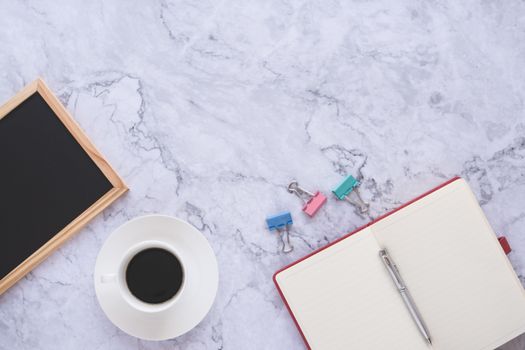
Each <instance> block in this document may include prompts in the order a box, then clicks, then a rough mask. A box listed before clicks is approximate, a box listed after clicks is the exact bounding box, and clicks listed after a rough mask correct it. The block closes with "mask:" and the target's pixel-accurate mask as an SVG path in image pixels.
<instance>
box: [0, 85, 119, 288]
mask: <svg viewBox="0 0 525 350" xmlns="http://www.w3.org/2000/svg"><path fill="white" fill-rule="evenodd" d="M126 191H127V188H126V186H125V185H124V182H123V181H122V180H121V178H120V177H119V176H118V175H117V174H116V172H115V171H114V170H113V169H112V168H111V166H110V165H109V164H108V163H107V162H106V161H105V160H104V158H103V157H102V155H101V154H100V153H99V152H98V151H97V150H96V149H95V147H94V146H93V145H92V144H91V142H90V141H89V140H88V138H87V137H86V135H85V134H84V133H83V132H82V130H81V129H80V127H79V126H78V125H77V124H76V122H75V121H74V120H73V119H72V118H71V116H70V115H69V113H68V112H67V111H66V109H65V108H64V106H63V105H62V104H61V103H60V101H59V100H58V99H57V98H56V97H55V96H54V95H53V94H52V93H51V91H50V90H49V89H48V88H47V87H46V85H45V84H44V82H43V81H42V80H41V79H38V80H36V81H35V82H33V83H31V84H30V85H28V86H26V87H25V88H24V89H23V90H22V91H21V92H19V93H18V94H17V95H16V96H15V97H14V98H12V99H11V100H10V101H9V102H7V103H6V104H5V105H3V106H2V107H0V294H2V293H3V292H4V291H5V290H6V289H7V288H9V287H10V286H11V285H13V284H14V283H15V282H16V281H18V280H19V279H20V278H22V277H23V276H24V275H25V274H27V273H28V272H29V271H31V270H32V269H33V268H34V267H35V266H36V265H37V264H39V263H40V262H41V261H42V260H44V259H45V258H46V257H47V256H48V255H49V254H50V253H51V252H53V251H54V250H55V249H57V248H58V247H59V246H60V245H61V244H63V243H64V242H65V240H67V239H68V238H69V237H71V236H72V235H73V234H74V233H75V232H77V231H78V230H79V229H80V228H81V227H82V226H84V225H85V224H86V223H87V222H88V221H89V220H90V219H92V218H93V217H94V216H95V215H97V214H98V213H100V212H101V211H102V210H103V209H104V208H106V207H107V206H108V205H110V204H111V203H112V202H113V201H115V200H116V199H117V198H118V197H120V196H121V195H122V194H123V193H124V192H126Z"/></svg>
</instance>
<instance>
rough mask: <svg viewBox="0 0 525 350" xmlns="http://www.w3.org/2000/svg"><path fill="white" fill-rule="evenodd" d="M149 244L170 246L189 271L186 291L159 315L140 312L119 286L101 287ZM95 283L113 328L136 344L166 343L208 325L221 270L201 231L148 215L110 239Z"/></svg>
mask: <svg viewBox="0 0 525 350" xmlns="http://www.w3.org/2000/svg"><path fill="white" fill-rule="evenodd" d="M144 241H158V242H162V243H164V244H166V245H169V246H171V247H172V248H173V250H174V251H176V252H177V255H178V256H179V257H180V259H181V261H182V262H183V265H184V271H185V274H184V278H185V280H184V288H183V289H182V290H181V292H180V293H179V295H177V296H176V298H177V299H176V300H174V301H173V302H172V303H170V304H169V306H168V307H167V308H164V309H162V310H161V311H158V312H146V311H139V310H138V309H137V308H134V307H132V305H131V304H130V303H129V302H128V300H127V299H126V297H125V295H124V294H123V292H122V290H121V289H120V288H119V285H118V283H107V282H104V283H103V282H102V276H108V275H111V274H115V273H117V271H118V268H119V264H120V262H121V260H122V257H123V256H124V255H125V254H126V253H127V252H128V251H129V249H130V248H131V247H133V246H136V245H137V244H140V243H141V242H144ZM94 278H95V291H96V294H97V298H98V301H99V303H100V306H101V307H102V310H103V311H104V313H105V314H106V316H107V317H108V318H109V319H110V320H111V322H113V323H114V324H115V325H116V326H117V327H118V328H120V329H121V330H123V331H124V332H126V333H128V334H130V335H132V336H135V337H137V338H142V339H146V340H165V339H170V338H175V337H178V336H180V335H182V334H184V333H186V332H188V331H189V330H191V329H192V328H194V327H195V326H196V325H197V324H199V322H201V321H202V320H203V319H204V317H205V316H206V314H207V313H208V311H209V310H210V308H211V306H212V304H213V301H214V299H215V295H216V294H217V287H218V284H219V270H218V266H217V260H216V258H215V254H214V253H213V250H212V248H211V246H210V244H209V243H208V241H207V240H206V238H205V237H204V236H203V235H202V234H201V233H200V232H199V231H198V230H197V229H195V228H194V227H193V226H191V225H190V224H188V223H187V222H185V221H182V220H180V219H176V218H173V217H170V216H164V215H147V216H141V217H138V218H135V219H133V220H131V221H128V222H127V223H125V224H123V225H122V226H120V227H119V228H117V229H116V230H115V231H114V232H113V233H112V234H111V235H110V236H109V238H108V239H107V240H106V242H105V243H104V246H103V247H102V249H101V250H100V253H99V255H98V258H97V263H96V266H95V275H94Z"/></svg>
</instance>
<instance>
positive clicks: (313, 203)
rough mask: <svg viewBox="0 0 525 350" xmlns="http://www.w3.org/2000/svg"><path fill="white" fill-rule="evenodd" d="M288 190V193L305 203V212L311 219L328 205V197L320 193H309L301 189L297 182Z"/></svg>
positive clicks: (291, 184)
mask: <svg viewBox="0 0 525 350" xmlns="http://www.w3.org/2000/svg"><path fill="white" fill-rule="evenodd" d="M287 189H288V192H290V193H294V194H295V195H296V196H297V197H299V198H300V199H301V200H302V201H303V203H304V205H303V211H304V212H305V213H306V214H308V216H310V217H313V216H314V215H315V213H317V212H318V211H319V209H321V207H322V206H323V205H324V204H325V203H326V196H325V195H324V194H322V193H321V192H319V191H317V192H315V194H314V193H312V192H310V191H307V190H305V189H304V188H302V187H300V186H299V184H298V183H297V181H292V182H291V183H290V184H289V185H288V187H287Z"/></svg>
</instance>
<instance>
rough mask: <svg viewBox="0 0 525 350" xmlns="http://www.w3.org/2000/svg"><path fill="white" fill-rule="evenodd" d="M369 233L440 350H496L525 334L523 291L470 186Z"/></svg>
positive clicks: (424, 202)
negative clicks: (390, 261) (386, 256)
mask: <svg viewBox="0 0 525 350" xmlns="http://www.w3.org/2000/svg"><path fill="white" fill-rule="evenodd" d="M369 228H370V229H371V230H372V232H373V235H374V236H375V237H376V238H377V240H378V242H379V244H380V245H381V246H383V247H385V248H387V249H388V251H389V253H390V255H391V256H392V259H393V260H394V261H395V262H396V263H397V265H398V267H399V270H400V272H401V275H402V277H403V278H404V280H405V282H406V284H407V287H408V288H409V290H410V292H411V294H412V296H413V298H414V300H415V302H416V304H417V306H418V307H419V309H420V311H421V314H422V316H423V318H424V320H425V321H426V323H427V326H428V328H429V332H430V334H431V336H432V341H433V348H434V349H437V350H456V349H458V350H469V349H472V350H481V349H494V348H496V347H498V346H500V345H502V344H504V343H505V342H507V341H509V340H510V339H512V338H514V337H516V336H518V335H520V334H521V333H523V332H525V294H524V291H523V288H522V286H521V284H520V282H519V280H518V278H517V276H516V274H515V272H514V270H513V269H512V266H511V265H510V263H509V261H508V259H507V258H506V256H505V254H504V252H503V250H502V249H501V246H500V244H499V242H498V240H497V238H496V236H495V234H494V232H493V231H492V229H491V227H490V225H489V223H488V222H487V220H486V218H485V215H484V214H483V212H482V210H481V208H480V207H479V205H478V202H477V200H476V198H475V197H474V195H473V194H472V192H471V190H470V188H469V187H468V185H467V184H466V182H465V181H464V180H457V181H454V182H452V183H451V184H450V185H448V186H445V187H444V188H442V189H440V190H438V191H436V192H434V193H432V194H430V195H428V196H426V197H424V198H423V199H421V200H419V201H417V202H415V203H413V204H412V205H410V206H408V207H406V208H404V209H402V210H400V211H398V212H396V213H394V214H392V215H391V216H388V217H386V218H385V219H383V220H380V221H378V222H377V223H375V224H374V225H372V226H370V227H369ZM404 311H405V312H406V310H404ZM401 312H402V311H401ZM414 327H415V326H414Z"/></svg>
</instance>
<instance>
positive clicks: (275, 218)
mask: <svg viewBox="0 0 525 350" xmlns="http://www.w3.org/2000/svg"><path fill="white" fill-rule="evenodd" d="M292 224H293V220H292V214H290V212H289V211H283V212H282V213H279V214H276V215H271V216H268V217H267V218H266V225H267V226H268V230H270V231H277V232H278V233H279V236H280V238H281V242H282V248H281V250H282V251H283V253H289V252H291V251H292V250H293V246H292V245H291V244H290V226H292Z"/></svg>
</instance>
